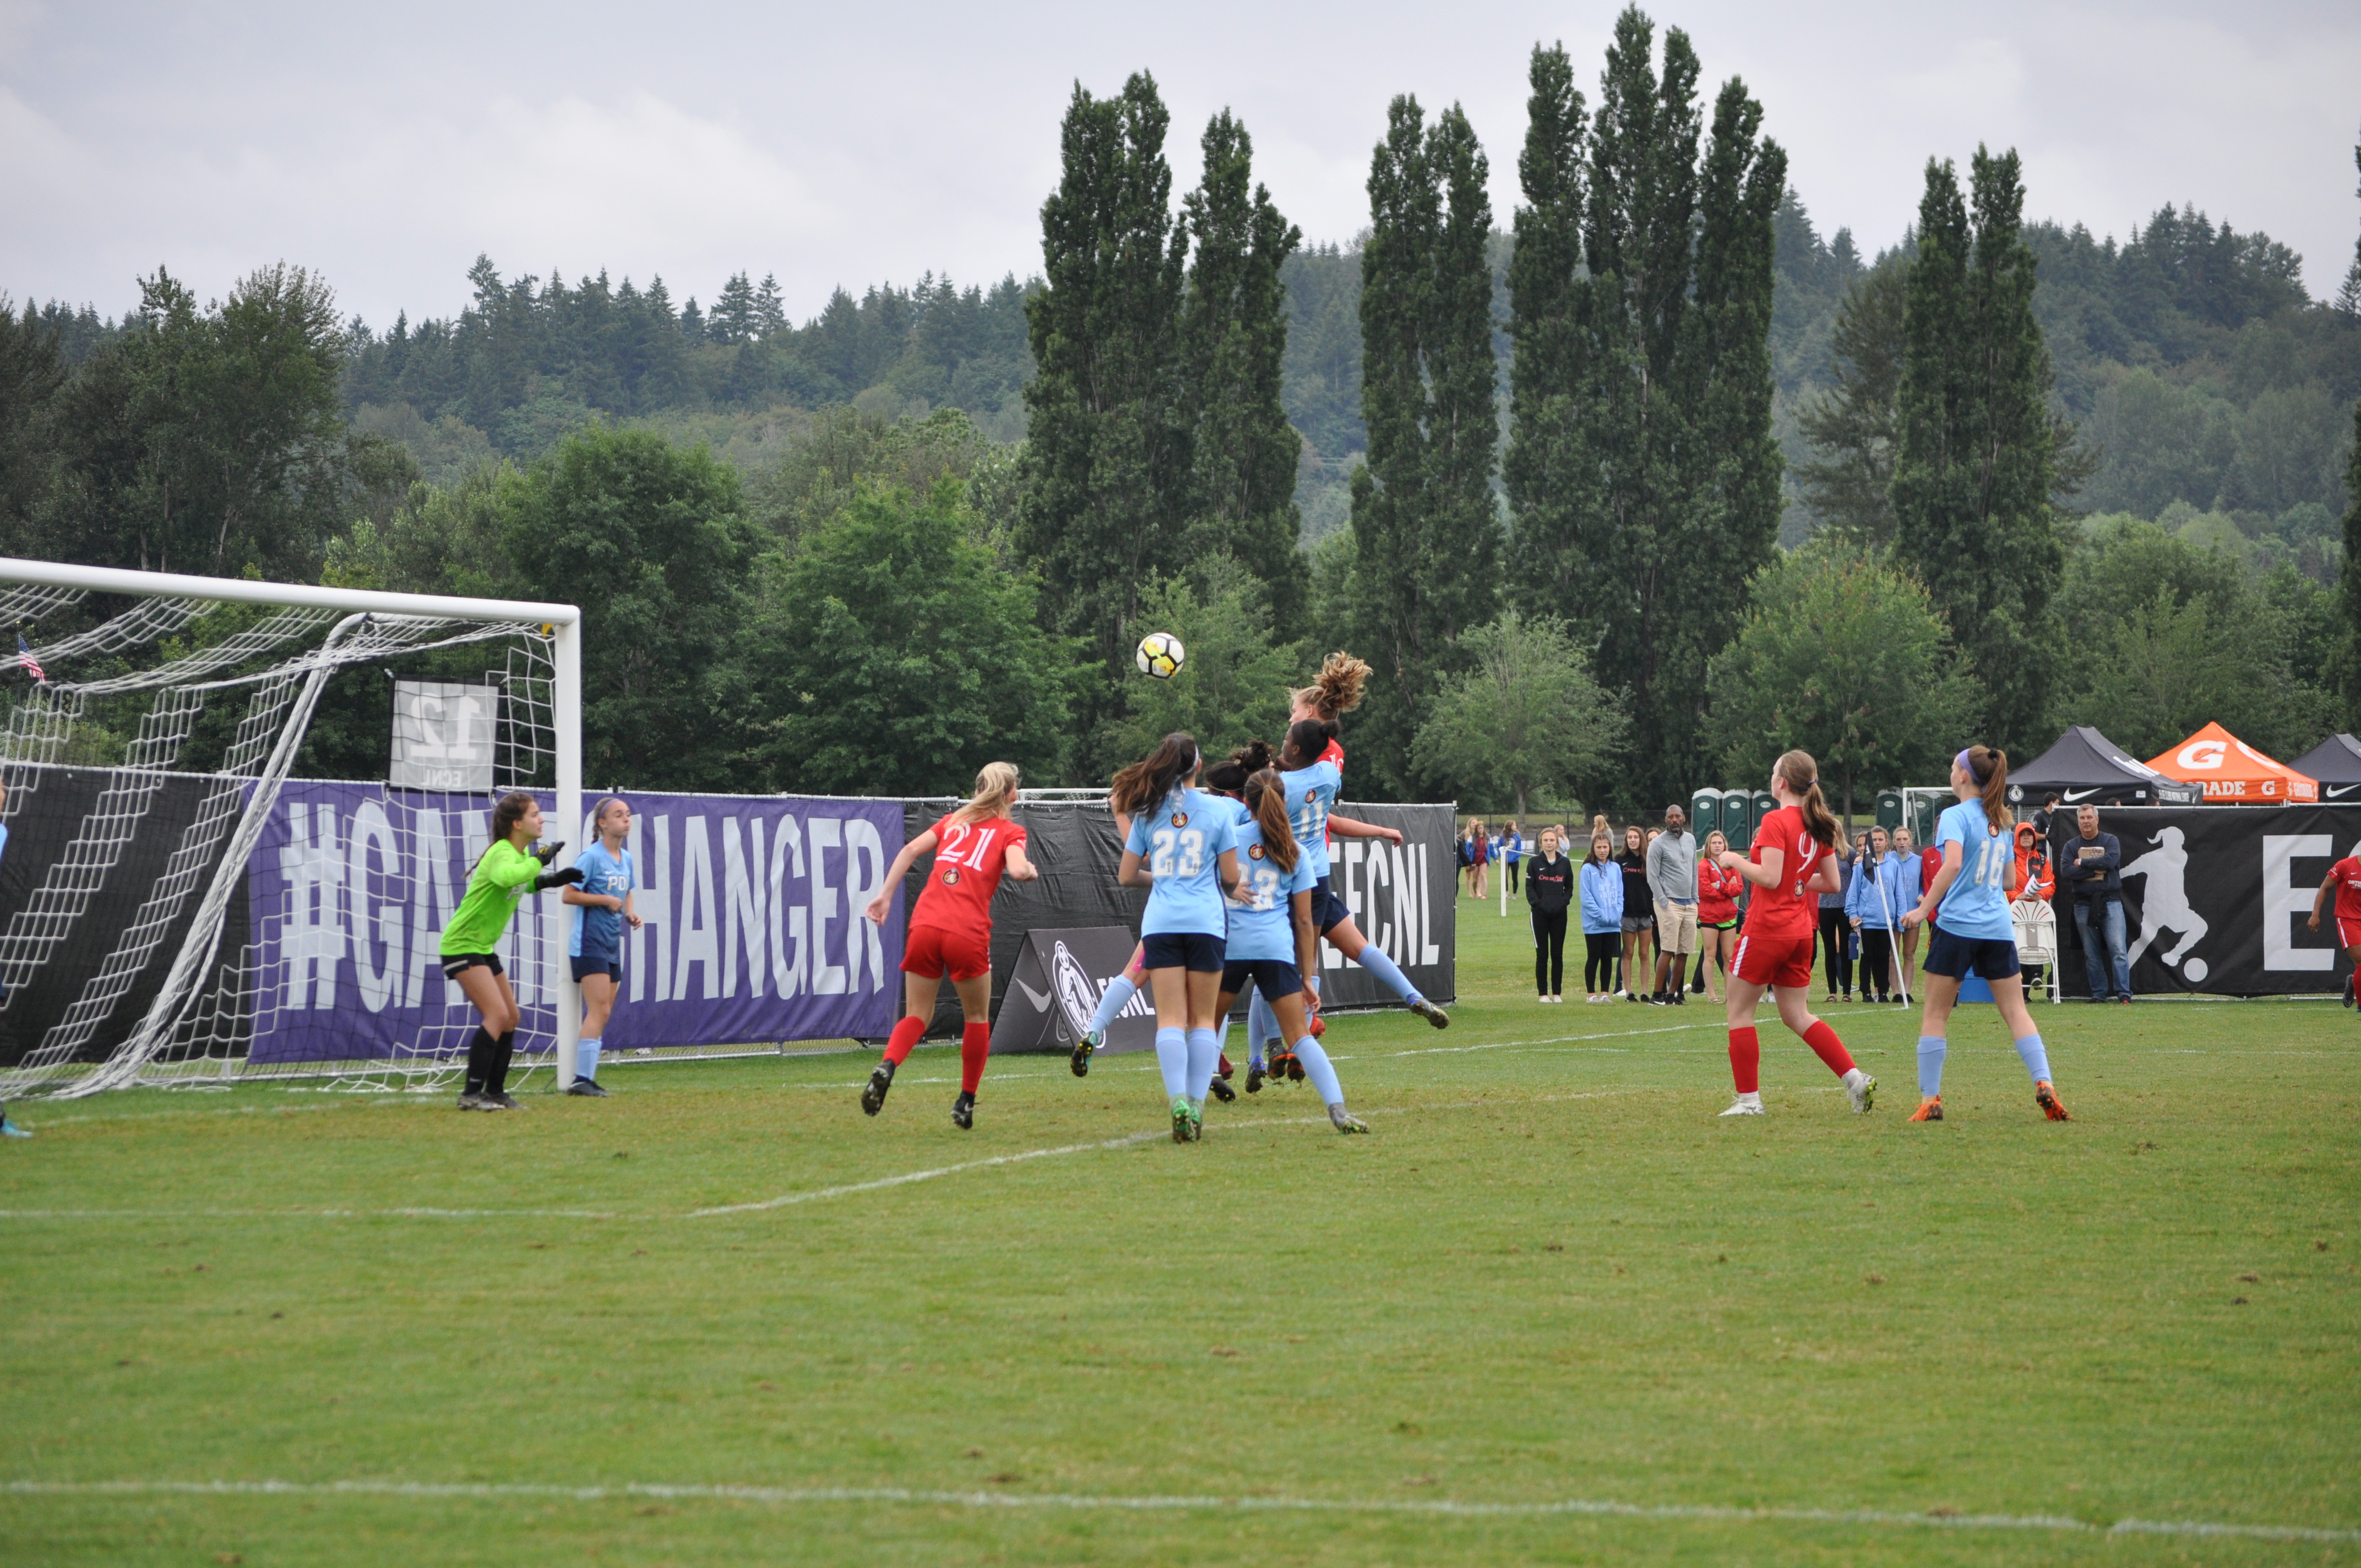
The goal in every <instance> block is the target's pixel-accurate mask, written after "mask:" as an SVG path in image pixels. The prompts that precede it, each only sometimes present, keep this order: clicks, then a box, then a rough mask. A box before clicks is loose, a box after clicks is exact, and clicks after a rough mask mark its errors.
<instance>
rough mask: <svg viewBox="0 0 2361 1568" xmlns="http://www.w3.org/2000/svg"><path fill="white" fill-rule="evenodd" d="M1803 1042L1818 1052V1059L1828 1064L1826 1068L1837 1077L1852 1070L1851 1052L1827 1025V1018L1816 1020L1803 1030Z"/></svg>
mask: <svg viewBox="0 0 2361 1568" xmlns="http://www.w3.org/2000/svg"><path fill="white" fill-rule="evenodd" d="M1804 1044H1806V1045H1807V1046H1809V1047H1812V1049H1813V1050H1815V1051H1817V1052H1818V1053H1819V1058H1820V1059H1821V1060H1822V1061H1824V1062H1826V1063H1828V1070H1829V1071H1830V1072H1832V1073H1835V1074H1836V1075H1837V1076H1838V1077H1839V1078H1842V1077H1843V1076H1844V1075H1845V1074H1847V1073H1849V1072H1850V1071H1851V1070H1852V1053H1851V1052H1850V1051H1849V1050H1847V1049H1845V1046H1844V1042H1843V1041H1842V1040H1839V1039H1838V1038H1837V1032H1836V1031H1835V1030H1834V1029H1831V1028H1829V1027H1828V1020H1827V1019H1825V1018H1822V1019H1819V1020H1817V1022H1815V1023H1814V1024H1813V1025H1812V1026H1811V1027H1810V1028H1808V1029H1806V1030H1805V1031H1804Z"/></svg>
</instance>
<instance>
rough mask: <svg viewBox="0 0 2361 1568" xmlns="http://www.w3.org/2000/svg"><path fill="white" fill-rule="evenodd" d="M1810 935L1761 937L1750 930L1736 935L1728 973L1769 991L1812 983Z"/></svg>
mask: <svg viewBox="0 0 2361 1568" xmlns="http://www.w3.org/2000/svg"><path fill="white" fill-rule="evenodd" d="M1812 936H1813V934H1812V933H1811V932H1809V931H1806V932H1805V933H1804V934H1803V935H1802V936H1800V937H1763V936H1757V935H1756V934H1755V933H1754V932H1752V931H1741V932H1740V933H1739V934H1738V962H1737V963H1735V964H1733V965H1731V966H1730V972H1731V973H1732V974H1735V975H1736V976H1737V977H1738V978H1739V979H1741V980H1742V981H1746V982H1747V983H1748V984H1749V985H1767V986H1770V987H1772V988H1773V990H1776V989H1779V988H1781V987H1788V988H1793V987H1795V986H1799V985H1809V984H1811V983H1812Z"/></svg>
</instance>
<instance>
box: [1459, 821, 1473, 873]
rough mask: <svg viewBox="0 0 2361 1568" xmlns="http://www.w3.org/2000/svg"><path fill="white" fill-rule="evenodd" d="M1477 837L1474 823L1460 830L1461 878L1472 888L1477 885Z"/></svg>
mask: <svg viewBox="0 0 2361 1568" xmlns="http://www.w3.org/2000/svg"><path fill="white" fill-rule="evenodd" d="M1475 837H1476V829H1475V826H1474V824H1473V823H1470V824H1469V825H1468V826H1467V827H1466V828H1461V829H1460V830H1459V880H1460V881H1461V882H1462V883H1465V884H1466V886H1467V887H1469V888H1470V889H1473V888H1474V887H1475V885H1476V843H1475Z"/></svg>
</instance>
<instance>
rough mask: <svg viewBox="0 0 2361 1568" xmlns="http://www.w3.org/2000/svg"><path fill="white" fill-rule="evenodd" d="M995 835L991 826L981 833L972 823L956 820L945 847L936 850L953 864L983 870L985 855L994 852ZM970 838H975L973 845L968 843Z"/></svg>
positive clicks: (943, 858) (940, 856) (941, 856)
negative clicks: (993, 841)
mask: <svg viewBox="0 0 2361 1568" xmlns="http://www.w3.org/2000/svg"><path fill="white" fill-rule="evenodd" d="M994 837H995V835H994V833H993V831H992V830H991V829H990V828H985V829H984V830H983V832H981V833H979V832H977V831H976V830H975V828H974V825H973V824H972V823H967V822H954V823H952V824H951V826H950V837H949V838H948V839H946V841H945V842H944V844H943V847H942V848H941V849H940V850H938V851H936V852H937V854H938V855H939V858H940V859H942V860H943V861H946V862H948V863H950V864H951V865H954V866H967V867H969V868H971V869H972V870H974V871H982V870H983V869H984V865H983V859H984V857H985V856H986V855H988V854H990V853H991V852H992V840H993V839H994ZM969 839H974V840H975V843H974V845H973V846H972V847H970V846H969V844H968V840H969ZM962 851H964V852H962Z"/></svg>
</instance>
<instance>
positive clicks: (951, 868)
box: [861, 762, 1041, 1130]
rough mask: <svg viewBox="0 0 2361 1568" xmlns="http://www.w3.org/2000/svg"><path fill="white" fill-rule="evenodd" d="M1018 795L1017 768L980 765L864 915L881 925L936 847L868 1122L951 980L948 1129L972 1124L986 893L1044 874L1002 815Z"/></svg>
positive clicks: (984, 1006) (981, 1031)
mask: <svg viewBox="0 0 2361 1568" xmlns="http://www.w3.org/2000/svg"><path fill="white" fill-rule="evenodd" d="M1015 799H1016V766H1015V764H1013V763H1009V762H986V763H985V764H984V765H983V772H982V773H977V774H976V775H975V796H974V798H973V799H972V800H970V801H969V802H968V803H967V804H966V805H965V806H961V807H960V808H959V809H958V810H957V811H954V812H952V813H951V814H950V816H948V817H944V818H943V819H942V820H941V821H940V822H938V823H936V824H935V825H934V826H933V827H932V828H928V829H927V830H926V831H925V832H923V833H921V834H919V835H918V836H917V838H915V839H911V840H910V841H909V842H908V843H906V844H905V845H903V846H902V852H901V853H900V854H898V855H896V856H895V857H894V864H893V866H892V868H891V869H890V870H888V871H887V872H886V873H885V883H884V887H883V888H882V889H881V890H880V891H879V893H878V894H877V896H876V897H874V898H873V899H871V900H870V901H869V907H868V908H867V909H866V910H865V911H863V913H864V914H866V915H867V916H869V919H870V923H871V924H873V925H877V926H883V925H884V924H885V916H886V912H887V910H888V909H889V908H890V907H891V905H892V902H893V894H894V890H895V889H896V888H898V887H900V886H901V885H902V879H903V878H904V877H906V876H907V875H908V874H909V872H910V867H911V865H912V864H913V863H914V862H915V861H917V858H918V857H919V856H920V855H923V854H925V853H927V851H928V850H933V851H934V854H935V864H934V869H933V870H931V871H929V872H928V873H927V886H926V891H924V892H923V893H921V894H918V905H917V908H915V909H913V910H911V911H910V930H909V935H908V936H907V937H906V938H904V939H903V945H902V976H903V980H902V993H903V1009H902V1018H901V1021H900V1022H899V1023H897V1024H895V1025H894V1033H893V1035H892V1036H891V1037H889V1038H888V1039H887V1040H886V1042H885V1059H884V1060H883V1061H881V1062H879V1063H878V1064H877V1069H876V1070H875V1071H874V1072H873V1073H871V1074H870V1075H869V1085H868V1087H867V1088H865V1089H863V1090H862V1091H861V1108H862V1110H863V1111H866V1112H867V1113H869V1114H871V1115H872V1116H874V1115H875V1114H877V1113H878V1112H879V1111H881V1110H883V1109H884V1105H885V1091H887V1090H889V1089H891V1088H893V1087H894V1072H895V1069H896V1068H899V1067H900V1066H901V1065H902V1063H903V1062H905V1061H906V1060H907V1059H908V1058H909V1055H910V1052H911V1050H912V1049H913V1048H914V1047H916V1046H917V1043H918V1041H919V1039H920V1038H921V1037H922V1036H925V1034H926V1032H927V1024H928V1021H929V1020H930V1019H932V1018H933V1017H934V1015H935V998H936V996H937V995H938V994H939V993H940V992H941V991H942V985H943V976H944V975H946V974H948V975H950V981H951V989H952V990H954V991H956V992H959V999H960V1012H961V1014H962V1016H963V1017H964V1019H965V1026H964V1027H963V1028H962V1029H961V1031H960V1091H959V1098H958V1099H956V1100H953V1101H952V1102H951V1123H952V1124H953V1125H955V1126H957V1127H959V1128H961V1130H965V1129H967V1128H970V1127H972V1126H974V1125H975V1091H976V1090H977V1088H978V1087H979V1086H981V1085H982V1084H983V1064H984V1061H985V1058H988V1057H990V1056H991V1054H992V1022H991V1019H992V895H993V894H994V892H996V891H997V890H998V889H999V887H1000V879H1001V877H1002V875H1003V874H1004V873H1005V874H1006V875H1008V876H1012V877H1015V878H1016V880H1017V881H1018V882H1031V881H1032V880H1033V879H1034V878H1035V877H1038V876H1039V875H1040V874H1041V873H1040V872H1039V871H1038V869H1036V867H1035V866H1034V864H1033V862H1032V861H1029V860H1027V859H1026V858H1025V829H1024V828H1020V827H1018V826H1017V825H1016V822H1015V820H1014V819H1012V818H1011V817H1009V815H1008V806H1009V803H1010V802H1012V801H1014V800H1015Z"/></svg>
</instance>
